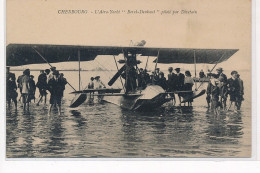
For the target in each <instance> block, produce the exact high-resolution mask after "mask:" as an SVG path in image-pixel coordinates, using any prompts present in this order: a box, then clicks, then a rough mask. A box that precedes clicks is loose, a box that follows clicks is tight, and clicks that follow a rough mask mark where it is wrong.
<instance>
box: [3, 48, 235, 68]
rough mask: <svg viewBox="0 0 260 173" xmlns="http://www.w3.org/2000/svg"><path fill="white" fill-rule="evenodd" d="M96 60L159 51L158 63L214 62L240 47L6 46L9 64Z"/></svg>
mask: <svg viewBox="0 0 260 173" xmlns="http://www.w3.org/2000/svg"><path fill="white" fill-rule="evenodd" d="M36 51H38V52H39V53H40V54H41V55H42V56H43V57H44V58H45V59H46V60H47V61H48V62H49V63H57V62H69V61H78V54H79V52H80V60H81V61H91V60H94V59H95V58H96V57H97V56H98V55H115V56H117V55H119V54H122V53H123V52H127V51H130V52H133V53H136V54H139V55H141V56H155V57H157V55H158V52H159V56H158V57H159V58H158V63H188V64H193V63H194V52H195V56H196V63H208V64H214V63H217V62H223V61H225V60H227V59H228V58H230V57H231V56H232V55H233V54H234V53H235V52H237V51H238V49H186V48H153V47H120V46H80V45H51V44H9V45H8V46H7V47H6V65H7V66H20V65H27V64H42V63H46V61H45V60H44V59H43V58H41V57H40V55H39V54H38V53H37V52H36Z"/></svg>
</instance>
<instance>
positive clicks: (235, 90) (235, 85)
mask: <svg viewBox="0 0 260 173" xmlns="http://www.w3.org/2000/svg"><path fill="white" fill-rule="evenodd" d="M237 75H238V73H237V71H232V72H231V78H229V79H228V81H227V87H228V94H229V96H230V105H229V108H228V110H229V109H230V107H231V106H232V104H233V103H235V105H234V106H235V107H236V109H237V108H238V100H239V93H240V86H239V81H238V79H237Z"/></svg>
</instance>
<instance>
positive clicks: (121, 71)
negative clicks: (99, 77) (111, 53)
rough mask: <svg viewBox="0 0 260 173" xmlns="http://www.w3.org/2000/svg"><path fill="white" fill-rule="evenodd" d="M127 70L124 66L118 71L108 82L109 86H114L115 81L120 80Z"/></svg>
mask: <svg viewBox="0 0 260 173" xmlns="http://www.w3.org/2000/svg"><path fill="white" fill-rule="evenodd" d="M125 69H126V66H125V65H123V66H122V67H121V68H120V69H119V70H118V71H117V73H116V74H115V75H114V76H113V77H112V79H111V80H110V81H109V82H108V85H109V86H112V85H113V84H114V83H115V81H116V80H117V79H118V78H119V76H120V75H121V74H122V73H123V72H124V71H125Z"/></svg>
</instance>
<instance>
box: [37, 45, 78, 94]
mask: <svg viewBox="0 0 260 173" xmlns="http://www.w3.org/2000/svg"><path fill="white" fill-rule="evenodd" d="M32 49H33V50H34V51H35V52H36V53H37V54H38V55H39V56H40V57H41V58H42V59H43V60H44V61H45V62H46V63H47V64H49V66H50V67H52V65H51V64H50V63H49V62H48V61H47V60H46V59H45V58H44V57H43V56H42V55H41V54H40V52H38V51H37V50H36V49H35V48H34V47H32ZM67 82H68V81H67ZM68 84H69V86H70V87H71V88H72V89H73V90H74V91H76V89H75V88H74V87H73V86H72V85H71V84H70V83H69V82H68Z"/></svg>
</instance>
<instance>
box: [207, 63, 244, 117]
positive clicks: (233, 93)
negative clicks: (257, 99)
mask: <svg viewBox="0 0 260 173" xmlns="http://www.w3.org/2000/svg"><path fill="white" fill-rule="evenodd" d="M216 71H217V73H216V74H215V73H208V77H210V82H209V85H208V87H207V97H206V99H207V103H208V107H211V108H212V109H213V110H214V112H215V114H219V108H222V109H224V110H230V108H231V106H232V105H233V107H234V111H238V110H240V108H241V104H242V101H243V100H244V84H243V80H241V79H240V75H239V74H238V72H237V71H232V72H231V78H229V79H228V78H227V76H226V75H225V74H224V73H223V69H222V68H218V69H217V70H216ZM228 96H229V98H230V105H229V106H228V107H227V98H228Z"/></svg>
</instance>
